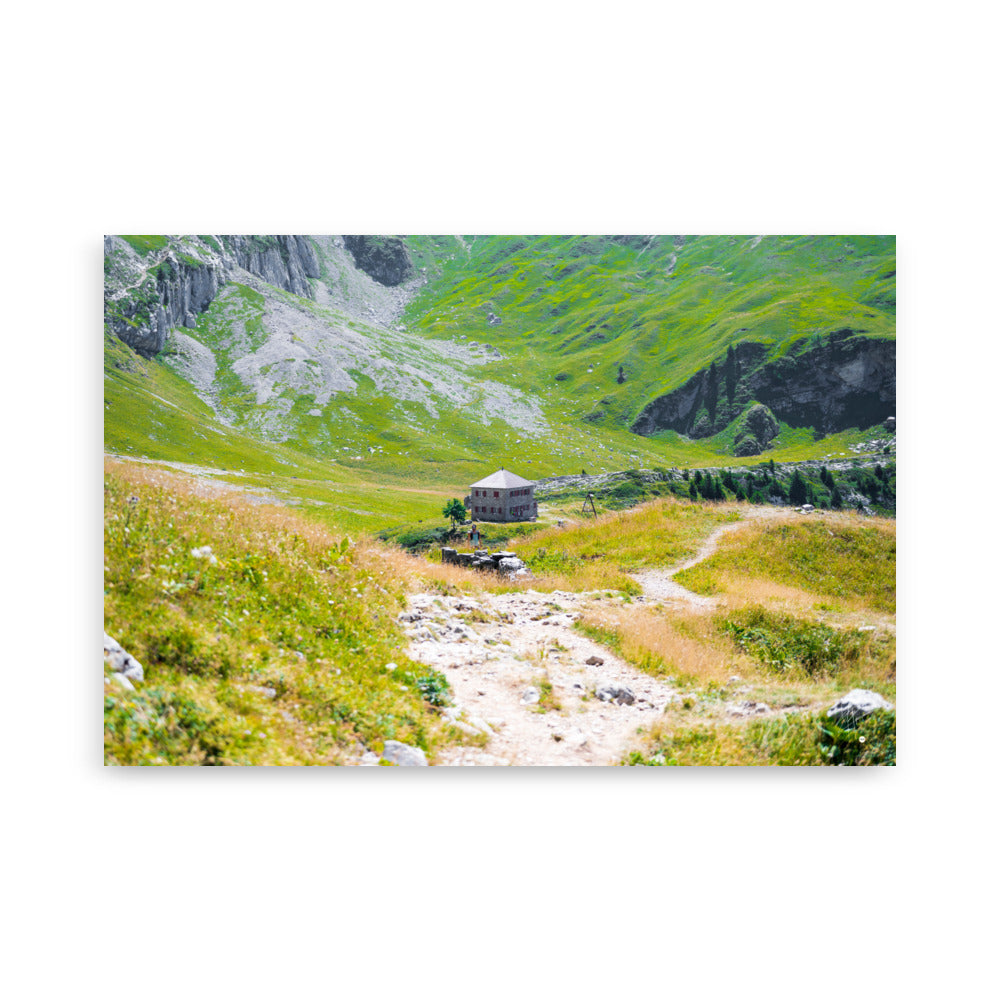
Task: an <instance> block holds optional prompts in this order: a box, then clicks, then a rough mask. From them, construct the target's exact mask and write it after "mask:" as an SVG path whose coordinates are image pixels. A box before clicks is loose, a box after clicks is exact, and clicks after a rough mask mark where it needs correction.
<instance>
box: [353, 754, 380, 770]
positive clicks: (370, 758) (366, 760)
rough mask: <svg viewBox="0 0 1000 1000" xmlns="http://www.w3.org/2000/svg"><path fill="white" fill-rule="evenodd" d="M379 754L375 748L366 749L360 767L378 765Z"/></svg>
mask: <svg viewBox="0 0 1000 1000" xmlns="http://www.w3.org/2000/svg"><path fill="white" fill-rule="evenodd" d="M378 761H379V756H378V754H377V753H375V751H374V750H366V751H365V753H364V754H363V755H362V757H361V760H360V762H359V763H358V767H378Z"/></svg>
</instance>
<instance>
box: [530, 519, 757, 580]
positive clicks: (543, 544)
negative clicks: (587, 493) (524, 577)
mask: <svg viewBox="0 0 1000 1000" xmlns="http://www.w3.org/2000/svg"><path fill="white" fill-rule="evenodd" d="M736 520H739V514H738V513H737V512H736V510H735V509H734V508H733V507H732V506H730V505H721V504H720V505H718V506H714V505H712V506H709V505H706V504H692V503H687V502H684V501H677V500H673V499H664V500H654V501H653V502H651V503H648V504H643V505H641V506H639V507H635V508H633V509H632V510H628V511H620V512H612V513H607V514H602V515H600V516H598V517H597V518H594V519H592V520H587V521H583V522H580V523H577V524H575V525H572V526H566V527H563V528H559V527H554V528H548V529H545V530H543V531H539V532H537V533H536V534H534V535H532V536H531V537H530V538H527V539H524V540H523V541H517V542H515V543H513V544H512V548H513V549H514V551H516V552H517V554H518V555H519V556H520V557H521V558H522V559H523V560H524V561H525V562H526V563H528V565H529V566H530V567H531V569H532V572H536V573H538V572H541V573H550V574H554V575H557V576H558V577H560V578H562V579H564V580H566V581H568V582H569V583H570V584H571V586H572V589H577V590H598V589H602V588H609V589H616V590H625V591H626V592H635V593H637V592H638V588H637V587H636V586H635V583H634V581H631V580H630V579H629V578H628V576H627V574H629V573H632V572H635V571H637V570H640V569H645V568H652V567H658V566H671V565H674V564H676V563H677V562H679V561H680V560H682V559H684V558H686V557H688V556H691V555H693V554H694V553H695V552H696V551H697V549H698V546H699V545H700V544H701V543H702V542H703V541H704V540H705V538H706V537H707V536H708V535H709V534H710V533H711V532H712V530H713V529H714V528H716V527H718V526H719V525H722V524H726V523H729V522H732V521H736Z"/></svg>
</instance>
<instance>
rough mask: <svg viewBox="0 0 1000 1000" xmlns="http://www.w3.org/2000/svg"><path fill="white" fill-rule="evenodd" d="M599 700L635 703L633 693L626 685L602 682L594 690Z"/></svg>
mask: <svg viewBox="0 0 1000 1000" xmlns="http://www.w3.org/2000/svg"><path fill="white" fill-rule="evenodd" d="M595 694H596V695H597V697H598V699H599V700H600V701H613V702H615V704H617V705H632V704H635V695H634V694H633V693H632V691H631V690H630V689H629V688H627V687H618V686H617V685H614V684H602V685H601V686H600V687H599V688H598V689H597V691H596V692H595Z"/></svg>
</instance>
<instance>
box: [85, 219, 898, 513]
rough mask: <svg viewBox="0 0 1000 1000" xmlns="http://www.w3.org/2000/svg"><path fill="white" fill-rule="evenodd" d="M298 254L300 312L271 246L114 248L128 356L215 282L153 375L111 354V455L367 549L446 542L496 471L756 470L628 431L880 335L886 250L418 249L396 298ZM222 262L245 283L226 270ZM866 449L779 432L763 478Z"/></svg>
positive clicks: (159, 357) (187, 242) (425, 243)
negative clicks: (648, 409)
mask: <svg viewBox="0 0 1000 1000" xmlns="http://www.w3.org/2000/svg"><path fill="white" fill-rule="evenodd" d="M281 239H294V238H281ZM298 239H299V240H300V242H302V243H304V244H305V243H307V244H308V249H309V252H310V253H311V254H315V258H316V259H315V266H314V267H313V268H312V269H311V270H310V273H308V275H307V276H306V277H302V276H301V275H300V276H299V278H298V279H296V280H297V281H298V284H297V285H294V286H293V287H298V288H300V291H302V292H310V293H311V296H312V297H307V296H306V295H305V294H296V293H295V292H292V291H289V290H287V289H286V288H282V287H278V286H277V285H276V284H274V283H272V282H271V281H270V280H264V279H263V278H262V277H261V276H260V274H261V273H262V274H266V275H268V277H271V271H272V270H273V268H275V267H277V268H278V269H279V270H280V269H281V268H282V267H283V266H284V265H289V271H291V266H290V264H289V251H288V247H287V246H286V245H285V244H283V243H282V242H280V241H279V238H277V237H240V238H234V237H211V236H202V237H196V236H185V237H165V236H130V237H125V238H122V239H118V238H108V240H109V241H110V242H108V241H106V258H105V281H106V287H105V301H106V306H105V315H106V320H107V321H108V322H109V323H111V324H117V325H118V328H120V329H124V330H125V334H124V335H125V336H128V330H129V329H130V328H131V327H140V326H141V325H142V324H143V323H148V322H150V321H151V317H153V316H154V315H155V312H156V308H157V305H158V304H159V303H160V302H166V303H167V304H168V305H169V304H170V303H174V304H176V302H177V301H178V297H179V296H181V292H182V291H183V294H184V295H185V296H186V295H187V294H188V292H187V290H186V289H187V287H188V286H185V285H183V282H184V281H187V282H188V283H189V284H190V282H191V281H192V280H194V281H195V282H196V283H197V282H201V283H202V284H204V282H203V280H202V279H203V278H204V276H205V274H206V273H208V271H209V270H211V269H213V268H214V269H215V270H216V273H217V274H220V275H223V278H222V279H221V280H220V282H219V285H218V288H217V289H214V290H213V291H212V293H211V294H206V295H205V300H206V303H207V304H205V306H204V308H203V309H202V311H197V310H195V309H193V308H192V310H190V311H189V313H188V314H187V316H186V319H185V321H184V324H182V323H181V322H177V323H175V324H173V325H172V326H171V328H170V331H169V334H168V335H167V337H166V342H165V345H164V347H163V349H162V350H160V351H158V352H156V353H153V355H152V356H149V357H141V356H139V355H138V354H137V353H135V351H133V350H132V349H131V348H129V347H128V346H126V344H124V343H122V341H121V340H120V339H119V337H118V336H115V335H113V334H110V333H106V335H105V366H104V367H105V446H106V450H108V451H111V452H114V453H117V454H122V455H130V456H136V457H144V458H146V459H149V460H153V461H165V462H173V463H182V464H184V465H188V466H196V467H199V468H201V469H208V470H214V474H215V475H216V477H217V478H221V479H224V480H226V481H228V482H233V483H239V484H240V485H243V486H245V487H246V488H248V489H251V490H257V491H259V492H261V495H263V496H273V497H277V498H280V499H283V500H284V501H285V502H296V503H299V504H301V505H302V506H303V508H304V509H306V510H308V511H309V512H310V513H312V514H313V515H315V516H317V517H319V518H321V519H322V520H325V521H327V522H328V523H331V524H337V525H341V526H344V527H346V528H349V529H352V530H354V529H361V528H364V529H370V530H379V529H383V528H387V527H392V526H394V525H398V524H408V523H413V522H417V521H423V520H427V519H434V520H439V519H440V509H441V505H442V503H443V502H444V500H445V499H447V498H449V497H452V496H461V495H463V494H464V492H465V488H466V486H467V485H468V484H469V483H470V482H473V481H474V480H476V479H478V478H480V477H481V476H483V475H484V474H487V473H488V472H491V471H493V470H494V469H495V468H497V467H498V466H499V465H506V466H508V467H514V468H517V469H518V470H519V471H520V472H522V474H524V475H525V476H528V477H530V478H535V479H537V478H542V477H544V476H549V475H561V474H567V473H573V474H576V473H580V472H581V471H583V470H586V472H588V473H591V474H594V473H601V472H604V471H616V470H621V469H630V468H656V467H675V466H677V467H692V468H693V467H708V466H712V467H719V466H720V465H722V464H726V465H740V464H750V463H754V462H759V461H760V457H759V456H748V457H745V458H736V457H734V455H733V450H734V440H735V438H736V434H735V431H734V430H733V426H735V424H734V425H733V426H731V427H729V428H728V429H726V430H723V431H721V432H720V433H717V434H715V435H714V436H710V437H703V438H700V439H698V440H690V439H688V438H686V437H684V436H682V435H681V434H679V433H677V432H675V431H673V430H661V431H659V432H658V433H656V434H655V435H653V436H648V437H644V436H640V435H638V434H634V433H632V432H631V431H630V430H629V427H630V426H631V424H632V422H633V421H634V420H635V417H636V415H637V414H638V413H639V412H640V411H641V410H642V409H643V407H644V406H647V404H649V403H650V402H651V401H652V400H654V399H656V398H657V397H658V396H659V395H660V394H662V393H664V392H668V391H671V390H673V389H676V388H677V387H678V386H679V385H681V384H682V383H683V382H684V380H685V379H688V378H689V377H690V376H692V375H693V374H695V373H697V372H699V371H701V370H703V369H705V367H706V366H707V365H709V364H710V363H711V362H712V361H713V360H718V359H719V358H720V357H724V356H725V352H726V350H727V348H728V347H729V346H730V345H732V344H733V343H740V342H753V343H757V344H761V345H765V347H766V350H767V352H768V357H773V358H778V357H781V356H782V355H786V354H792V353H794V352H795V351H797V350H799V349H801V348H802V347H803V346H805V345H808V344H810V343H812V342H813V341H814V340H817V341H818V340H819V338H822V337H824V336H827V335H829V334H831V333H834V332H836V331H844V330H848V331H852V332H853V333H856V334H858V335H861V334H863V335H864V336H866V337H869V338H891V337H893V336H894V325H895V323H894V308H895V306H894V303H895V278H894V270H895V256H894V247H895V241H894V239H893V238H891V237H805V236H802V237H732V236H708V237H672V236H657V237H645V236H589V237H553V236H549V237H511V236H479V237H474V236H466V237H458V236H441V237H435V236H410V237H405V247H406V252H408V254H409V257H410V260H411V262H412V269H411V271H412V275H413V277H412V278H411V279H409V280H408V281H407V282H406V283H404V284H402V285H400V286H399V287H398V288H392V289H387V288H384V287H382V286H381V285H380V284H379V283H378V282H375V281H373V280H372V279H371V278H369V277H368V276H367V275H365V274H363V273H362V272H361V271H360V270H359V269H358V268H357V267H356V266H355V262H354V261H353V260H352V259H351V256H350V255H349V254H348V252H347V250H346V249H344V247H343V245H342V244H341V243H339V242H338V241H337V240H336V239H335V238H334V237H309V238H308V240H307V239H306V238H301V237H300V238H298ZM396 242H397V243H398V242H399V241H398V240H397V241H396ZM234 247H235V248H239V247H242V248H243V253H244V256H243V257H242V258H241V260H243V262H244V264H247V266H251V265H250V264H248V263H247V262H248V261H254V262H258V263H260V268H261V270H260V273H258V274H251V273H249V272H247V271H245V270H241V269H240V268H236V267H232V266H228V265H225V260H226V259H227V258H226V255H227V254H230V255H231V254H232V253H234V252H235V251H234ZM227 266H228V270H226V267H227ZM192 275H193V276H194V278H193V279H192V277H191V276H192ZM314 275H316V276H314ZM185 301H186V300H185ZM123 317H124V319H123ZM121 335H122V334H119V336H121ZM726 419H728V417H727V418H726ZM870 436H871V434H870V432H868V430H867V428H865V427H858V428H849V429H847V430H845V431H842V432H839V433H836V434H829V435H827V436H825V437H821V438H819V439H817V437H818V435H817V434H815V433H814V432H813V428H811V427H808V426H795V427H792V426H789V425H788V424H785V423H781V424H780V427H779V433H778V436H777V438H776V439H775V440H774V441H773V442H772V443H771V446H770V447H769V448H768V450H767V452H766V454H765V457H766V458H774V459H775V460H777V461H794V460H800V459H809V458H827V457H831V456H833V457H837V456H846V455H848V454H849V447H850V445H851V444H853V443H855V442H857V441H860V440H862V439H864V438H866V437H870Z"/></svg>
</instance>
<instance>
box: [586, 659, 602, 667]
mask: <svg viewBox="0 0 1000 1000" xmlns="http://www.w3.org/2000/svg"><path fill="white" fill-rule="evenodd" d="M583 662H584V663H586V664H587V666H588V667H603V666H604V660H602V659H601V658H600V657H599V656H588V657H587V659H585V660H584V661H583Z"/></svg>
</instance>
